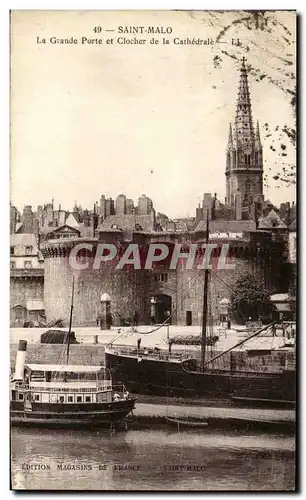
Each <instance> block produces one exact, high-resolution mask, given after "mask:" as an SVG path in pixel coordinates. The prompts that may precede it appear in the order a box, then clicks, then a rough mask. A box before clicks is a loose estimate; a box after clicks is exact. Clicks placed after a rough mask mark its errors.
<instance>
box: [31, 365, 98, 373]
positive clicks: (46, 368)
mask: <svg viewBox="0 0 306 500" xmlns="http://www.w3.org/2000/svg"><path fill="white" fill-rule="evenodd" d="M25 366H26V367H27V368H30V370H31V371H40V372H59V373H64V372H65V373H98V372H99V371H100V370H103V368H104V367H103V366H90V365H88V366H85V365H47V364H40V363H34V364H30V365H29V364H26V365H25Z"/></svg>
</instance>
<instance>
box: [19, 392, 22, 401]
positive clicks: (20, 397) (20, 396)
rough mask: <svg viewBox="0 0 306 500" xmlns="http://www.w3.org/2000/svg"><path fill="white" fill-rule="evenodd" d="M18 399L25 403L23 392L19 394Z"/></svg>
mask: <svg viewBox="0 0 306 500" xmlns="http://www.w3.org/2000/svg"><path fill="white" fill-rule="evenodd" d="M18 399H19V401H23V394H22V392H20V393H19V394H18Z"/></svg>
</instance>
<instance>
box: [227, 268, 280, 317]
mask: <svg viewBox="0 0 306 500" xmlns="http://www.w3.org/2000/svg"><path fill="white" fill-rule="evenodd" d="M231 305H232V311H233V313H234V316H235V317H236V319H238V320H240V321H241V320H242V321H243V322H245V321H248V319H249V318H251V320H252V321H257V320H259V319H261V320H262V321H263V322H267V321H269V317H270V316H271V313H272V311H273V310H274V305H273V303H272V302H271V300H270V293H269V292H268V290H267V289H266V288H265V287H264V285H263V284H262V283H261V282H260V281H257V280H256V279H254V277H253V276H252V275H251V274H249V275H246V276H243V277H241V278H239V279H238V280H237V281H236V283H235V285H234V288H233V292H232V296H231Z"/></svg>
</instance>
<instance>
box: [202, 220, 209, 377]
mask: <svg viewBox="0 0 306 500" xmlns="http://www.w3.org/2000/svg"><path fill="white" fill-rule="evenodd" d="M208 241H209V218H208V210H207V215H206V234H205V245H206V247H205V251H207V245H208ZM208 279H209V270H208V262H205V270H204V288H203V314H202V337H201V371H202V372H204V365H205V354H206V338H207V312H208V309H207V299H208Z"/></svg>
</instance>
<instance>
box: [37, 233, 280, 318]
mask: <svg viewBox="0 0 306 500" xmlns="http://www.w3.org/2000/svg"><path fill="white" fill-rule="evenodd" d="M204 241H205V234H204V232H203V231H193V232H188V233H175V232H173V233H165V232H159V233H152V232H150V233H145V232H140V231H134V232H133V233H132V234H131V233H129V235H128V238H127V237H126V234H125V233H124V232H123V231H120V230H109V231H100V232H99V239H98V238H94V239H82V238H78V239H75V240H73V239H71V240H66V241H64V240H62V241H61V240H57V241H55V240H50V241H48V242H45V243H44V245H43V247H42V253H43V256H44V259H45V285H44V304H45V311H46V317H47V321H51V320H55V319H59V318H61V319H64V320H66V321H68V318H69V311H70V301H71V290H72V276H73V275H74V276H75V294H74V324H75V325H76V326H94V325H96V324H97V317H98V316H99V312H100V307H101V304H100V297H101V295H102V294H103V293H107V294H109V296H110V297H111V314H112V318H113V325H116V326H120V325H123V324H131V323H132V322H133V318H134V316H135V313H136V314H137V322H139V323H142V324H150V323H162V322H163V321H164V320H165V319H166V317H167V315H168V314H169V312H171V314H172V317H171V321H172V323H173V324H181V325H186V324H189V325H190V324H193V325H200V324H201V322H202V308H203V283H204V271H203V270H198V269H196V268H193V269H186V266H185V262H186V259H184V258H182V259H180V261H179V263H178V265H177V266H176V267H175V269H170V267H169V263H170V261H169V258H168V259H165V260H164V261H160V262H158V263H155V265H154V267H153V268H152V269H150V270H147V269H144V265H143V264H144V261H143V258H145V256H146V254H147V251H148V247H149V245H150V243H164V244H167V245H168V246H169V248H170V255H171V252H172V250H173V247H174V245H175V244H180V245H182V248H183V249H184V250H183V251H184V252H185V253H186V256H188V252H189V251H190V243H195V244H198V245H200V244H202V243H203V242H204ZM99 242H103V243H110V244H114V245H116V247H117V249H118V253H117V257H116V259H114V260H112V261H109V262H102V263H101V265H100V267H99V269H93V261H94V257H95V250H96V247H97V245H98V243H99ZM210 242H212V243H215V244H216V245H217V246H218V245H220V243H227V244H228V245H229V251H230V256H231V257H230V259H231V262H232V263H234V264H235V269H230V270H226V269H221V270H218V269H217V268H216V265H215V264H214V263H215V262H217V257H216V260H215V261H214V259H213V260H212V264H213V269H212V271H211V272H210V287H209V289H210V298H209V304H210V307H209V309H210V315H211V317H212V318H213V319H214V320H215V321H218V318H219V315H220V311H219V303H220V301H221V300H222V299H224V298H230V295H231V290H232V287H233V285H234V283H235V281H236V280H237V278H238V277H240V276H243V275H246V274H250V273H251V274H252V275H253V276H254V277H256V278H257V279H259V280H261V281H263V282H264V283H265V285H266V287H267V288H268V289H269V290H270V291H271V293H272V292H273V291H275V290H277V291H282V290H284V291H287V284H286V283H285V281H283V282H280V281H279V277H280V276H282V275H283V272H282V269H283V268H282V265H283V262H284V259H285V258H286V257H284V250H285V247H284V242H283V241H274V240H273V239H272V235H271V233H268V232H260V231H254V232H249V233H244V234H243V237H241V238H232V236H230V237H229V238H224V235H223V234H221V238H218V237H216V236H215V237H214V239H212V240H210ZM80 243H81V244H83V243H86V244H89V245H92V246H93V251H87V250H84V251H80V252H79V254H78V257H79V258H80V259H81V262H83V263H87V264H88V267H87V268H86V269H83V270H73V269H72V268H71V266H70V264H69V254H70V252H71V250H72V249H73V248H74V247H75V245H76V244H80ZM131 243H133V244H136V245H138V247H139V249H140V250H139V251H140V255H141V262H142V266H141V269H134V267H133V266H131V265H126V266H124V267H123V269H116V265H117V264H118V262H119V259H120V258H121V256H122V255H123V253H124V251H125V250H126V248H127V246H128V245H129V244H131ZM217 251H218V250H217ZM142 257H143V258H142Z"/></svg>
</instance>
